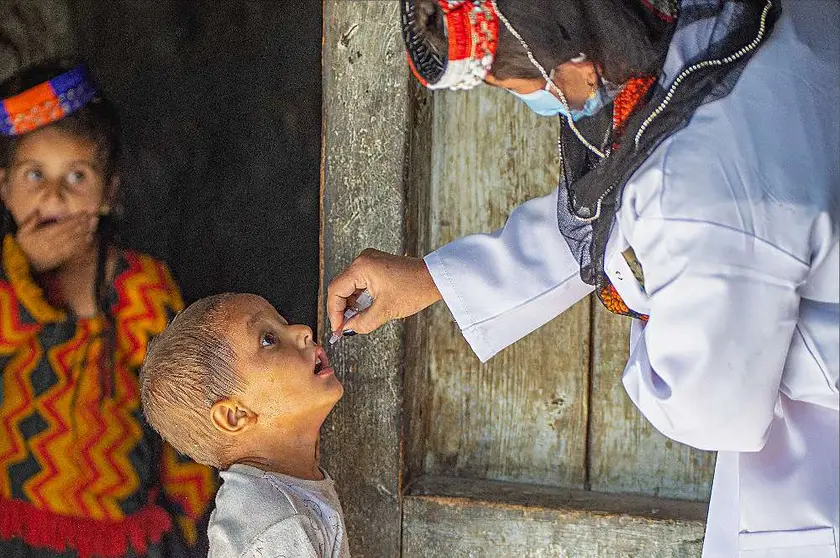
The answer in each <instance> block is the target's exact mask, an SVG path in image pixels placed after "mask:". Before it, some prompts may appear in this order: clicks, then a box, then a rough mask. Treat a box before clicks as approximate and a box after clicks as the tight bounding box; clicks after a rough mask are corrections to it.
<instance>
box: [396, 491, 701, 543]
mask: <svg viewBox="0 0 840 558" xmlns="http://www.w3.org/2000/svg"><path fill="white" fill-rule="evenodd" d="M418 484H419V485H420V486H418V487H417V490H416V492H415V490H412V491H411V492H410V493H409V495H407V496H406V498H405V503H404V526H403V557H405V558H415V557H418V558H419V557H422V558H437V557H441V558H444V557H445V558H460V557H464V558H467V557H469V558H483V557H488V558H490V557H493V558H506V557H512V558H514V557H515V558H522V557H526V558H549V557H551V558H558V557H569V558H572V557H574V558H578V557H579V558H613V557H615V558H619V557H621V558H628V557H634V558H691V557H699V556H700V552H701V547H702V538H703V521H702V519H701V518H702V517H703V515H704V514H705V506H703V505H702V504H691V503H686V502H681V503H677V502H666V501H662V500H658V499H655V498H645V497H639V496H617V495H616V496H610V495H603V494H601V495H598V494H597V493H593V492H589V491H577V490H574V491H567V492H566V493H565V494H558V491H557V489H554V488H551V489H546V488H545V487H528V486H523V485H519V484H508V483H474V484H472V485H470V484H469V483H468V482H466V481H464V480H463V479H432V480H431V481H429V480H428V479H421V482H420V483H418ZM450 488H451V489H454V490H449V489H450ZM427 492H428V493H429V494H427Z"/></svg>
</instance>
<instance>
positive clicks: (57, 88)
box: [0, 66, 98, 136]
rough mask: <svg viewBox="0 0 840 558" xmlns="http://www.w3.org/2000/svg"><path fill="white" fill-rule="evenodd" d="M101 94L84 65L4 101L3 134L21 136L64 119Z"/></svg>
mask: <svg viewBox="0 0 840 558" xmlns="http://www.w3.org/2000/svg"><path fill="white" fill-rule="evenodd" d="M97 95H98V91H97V89H96V86H95V85H94V84H93V83H92V82H91V81H90V79H89V77H88V71H87V69H86V68H85V67H84V66H77V67H75V68H73V69H72V70H69V71H67V72H64V73H63V74H60V75H58V76H56V77H54V78H52V79H51V80H49V81H46V82H44V83H40V84H38V85H36V86H35V87H32V88H30V89H27V90H26V91H24V92H23V93H19V94H17V95H14V96H13V97H9V98H8V99H3V101H2V102H0V134H2V135H4V136H20V135H22V134H25V133H27V132H31V131H32V130H35V129H37V128H41V127H43V126H47V125H48V124H52V123H53V122H55V121H57V120H61V119H62V118H64V117H65V116H68V115H70V114H72V113H74V112H76V111H77V110H79V109H81V108H82V107H84V106H85V105H87V104H88V103H89V102H91V101H92V100H93V99H95V98H96V97H97Z"/></svg>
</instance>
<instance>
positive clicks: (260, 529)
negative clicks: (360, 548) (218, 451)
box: [208, 465, 344, 558]
mask: <svg viewBox="0 0 840 558" xmlns="http://www.w3.org/2000/svg"><path fill="white" fill-rule="evenodd" d="M221 477H222V480H223V481H224V482H223V483H222V486H221V487H220V488H219V491H218V493H217V494H216V509H215V510H214V511H213V514H212V515H211V517H210V525H209V526H208V535H209V539H210V547H211V552H210V556H211V557H213V558H215V557H220V558H221V557H227V556H240V555H243V553H245V552H246V551H250V550H251V549H253V548H254V547H255V545H256V546H259V545H260V544H267V545H269V546H271V547H274V548H276V547H278V546H280V547H282V548H285V549H288V550H290V551H291V550H292V549H294V550H295V551H296V553H295V554H294V555H295V556H301V557H303V556H309V554H307V552H308V549H309V548H310V547H311V548H316V549H319V552H318V554H317V555H318V556H320V555H322V553H321V552H320V550H322V549H326V548H330V547H332V546H333V545H334V544H335V542H336V540H339V541H340V540H341V539H342V538H343V531H344V528H343V519H342V518H341V506H340V504H339V503H338V498H337V496H336V495H335V488H334V486H333V481H332V479H330V478H329V476H328V475H327V476H325V477H326V478H325V479H324V480H323V481H306V480H302V479H295V478H292V477H287V476H284V475H275V474H273V473H265V472H263V471H260V470H259V469H256V468H254V467H249V466H246V465H234V466H233V467H231V468H230V469H229V470H227V471H222V472H221ZM244 555H245V556H247V555H248V554H244Z"/></svg>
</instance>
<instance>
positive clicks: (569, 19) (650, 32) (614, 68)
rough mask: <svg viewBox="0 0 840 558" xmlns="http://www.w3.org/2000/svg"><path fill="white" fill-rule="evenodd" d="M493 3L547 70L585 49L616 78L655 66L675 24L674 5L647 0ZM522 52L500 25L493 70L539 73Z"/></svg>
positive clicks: (500, 0)
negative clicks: (668, 7) (666, 5)
mask: <svg viewBox="0 0 840 558" xmlns="http://www.w3.org/2000/svg"><path fill="white" fill-rule="evenodd" d="M657 1H658V2H660V3H662V2H665V3H667V4H670V3H671V0H657ZM497 6H498V8H499V10H500V11H501V12H502V14H504V16H506V17H507V19H508V20H509V21H510V23H511V24H512V25H513V27H514V28H515V29H516V31H517V32H518V33H519V34H520V35H521V36H522V38H523V39H524V40H525V42H526V43H527V44H528V46H529V47H530V48H531V51H532V53H533V54H534V57H535V58H536V59H537V61H538V62H539V63H540V64H541V65H542V66H543V68H545V69H546V71H548V70H551V69H552V68H555V67H556V66H558V65H560V64H563V63H564V62H568V61H569V60H571V59H572V58H575V57H577V56H579V55H580V54H585V55H586V56H587V57H588V58H589V59H590V60H594V61H596V62H598V64H599V65H600V66H601V67H602V72H603V76H604V77H605V78H606V79H607V80H609V81H611V82H613V83H617V84H620V83H624V82H625V81H627V80H628V79H630V78H631V77H638V76H643V75H650V74H652V73H654V72H656V71H657V70H658V68H659V67H660V66H661V64H662V60H663V58H664V55H665V53H666V48H667V45H668V42H669V41H670V37H671V32H672V30H673V28H674V18H673V14H674V13H675V8H670V9H666V8H665V7H663V9H662V10H659V9H656V8H655V7H654V5H653V4H652V3H651V2H650V1H649V0H497ZM523 55H524V49H523V48H522V45H521V44H520V43H519V41H518V40H517V39H516V38H515V37H514V36H513V35H511V34H510V32H508V30H507V29H506V28H505V27H504V25H502V26H501V30H500V33H499V49H498V51H497V55H496V61H495V62H494V66H493V69H492V73H493V75H494V76H495V77H497V78H500V79H504V78H507V77H540V73H539V72H538V71H537V70H536V69H535V68H534V67H533V66H532V65H531V64H530V63H529V62H528V60H527V57H524V58H523ZM523 62H524V63H523ZM517 70H518V71H517ZM523 70H524V73H525V75H523Z"/></svg>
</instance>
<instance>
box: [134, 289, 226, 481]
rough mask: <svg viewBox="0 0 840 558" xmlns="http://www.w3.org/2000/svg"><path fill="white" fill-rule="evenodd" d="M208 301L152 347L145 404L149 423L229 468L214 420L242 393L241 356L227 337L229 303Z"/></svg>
mask: <svg viewBox="0 0 840 558" xmlns="http://www.w3.org/2000/svg"><path fill="white" fill-rule="evenodd" d="M233 296H235V295H234V294H233V293H225V294H220V295H214V296H210V297H207V298H203V299H201V300H199V301H197V302H194V303H193V304H191V305H190V306H189V307H188V308H187V309H186V310H183V311H182V312H180V313H179V314H178V315H176V316H175V318H174V319H173V320H172V322H171V323H170V324H169V325H168V326H167V327H166V329H164V330H163V332H162V333H161V334H160V335H158V336H157V337H156V338H155V339H154V340H152V342H151V343H150V344H149V348H148V351H147V353H146V359H145V362H144V363H143V367H142V369H141V371H140V399H141V401H142V404H143V412H144V413H145V415H146V419H147V420H148V422H149V424H150V425H151V426H152V428H154V429H155V430H156V431H157V432H158V433H159V434H160V435H161V436H162V437H163V439H164V440H166V441H167V442H169V443H170V444H171V445H172V447H174V448H175V449H176V450H178V451H179V452H181V453H183V454H185V455H187V456H189V457H191V458H192V459H194V460H195V461H197V462H198V463H203V464H205V465H210V466H213V467H217V468H222V467H224V466H226V463H225V461H226V459H225V453H226V449H227V447H226V443H225V440H224V439H223V438H222V436H221V435H220V433H219V432H218V431H217V430H216V429H215V427H214V426H213V424H212V423H211V420H210V408H211V407H212V406H213V404H214V403H216V402H217V401H219V400H222V399H225V398H227V397H231V396H232V395H234V394H237V393H241V392H242V384H241V381H240V379H239V377H238V376H237V374H236V370H235V363H236V354H235V353H234V351H233V348H232V347H231V345H230V343H229V342H228V340H227V338H226V331H225V328H226V326H225V302H226V301H228V300H229V299H230V298H231V297H233Z"/></svg>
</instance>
